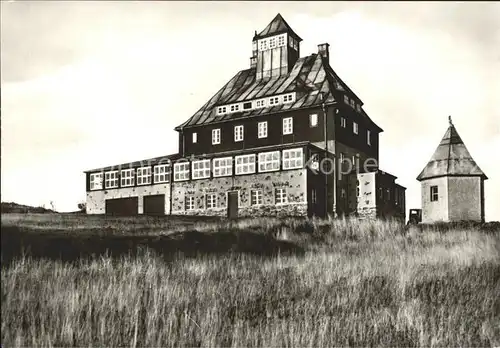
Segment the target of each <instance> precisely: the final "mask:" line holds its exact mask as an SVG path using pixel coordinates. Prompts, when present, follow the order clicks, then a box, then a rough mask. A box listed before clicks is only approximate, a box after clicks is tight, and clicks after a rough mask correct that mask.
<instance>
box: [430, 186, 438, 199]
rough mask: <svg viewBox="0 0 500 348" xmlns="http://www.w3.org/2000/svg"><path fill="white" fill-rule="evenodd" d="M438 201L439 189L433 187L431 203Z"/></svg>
mask: <svg viewBox="0 0 500 348" xmlns="http://www.w3.org/2000/svg"><path fill="white" fill-rule="evenodd" d="M437 200H438V187H437V186H431V202H436V201H437Z"/></svg>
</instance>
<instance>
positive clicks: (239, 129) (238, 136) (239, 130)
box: [234, 126, 243, 141]
mask: <svg viewBox="0 0 500 348" xmlns="http://www.w3.org/2000/svg"><path fill="white" fill-rule="evenodd" d="M242 140H243V126H234V141H242Z"/></svg>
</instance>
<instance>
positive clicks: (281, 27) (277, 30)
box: [254, 13, 302, 41]
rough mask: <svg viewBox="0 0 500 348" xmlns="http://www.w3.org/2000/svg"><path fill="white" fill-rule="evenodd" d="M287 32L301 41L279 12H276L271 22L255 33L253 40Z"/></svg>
mask: <svg viewBox="0 0 500 348" xmlns="http://www.w3.org/2000/svg"><path fill="white" fill-rule="evenodd" d="M287 32H288V33H291V34H293V35H294V36H295V37H296V39H298V40H299V41H302V39H301V38H300V37H299V36H298V35H297V34H296V33H295V32H294V31H293V29H292V28H291V27H290V26H289V25H288V23H287V22H286V21H285V19H284V18H283V17H282V16H281V14H279V13H278V14H277V15H276V17H274V19H273V20H272V21H271V23H269V24H268V25H267V27H265V28H264V30H262V31H261V32H260V33H259V34H257V35H255V37H254V40H255V39H261V38H264V37H267V36H272V35H277V34H282V33H287Z"/></svg>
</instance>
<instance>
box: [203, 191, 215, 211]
mask: <svg viewBox="0 0 500 348" xmlns="http://www.w3.org/2000/svg"><path fill="white" fill-rule="evenodd" d="M205 206H206V208H207V209H212V208H217V195H216V194H215V193H210V194H207V195H206V196H205Z"/></svg>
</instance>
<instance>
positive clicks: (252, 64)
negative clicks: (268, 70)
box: [250, 57, 257, 68]
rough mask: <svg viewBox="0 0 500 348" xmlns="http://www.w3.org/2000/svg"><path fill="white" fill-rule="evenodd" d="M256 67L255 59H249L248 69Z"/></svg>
mask: <svg viewBox="0 0 500 348" xmlns="http://www.w3.org/2000/svg"><path fill="white" fill-rule="evenodd" d="M256 67H257V57H250V68H256Z"/></svg>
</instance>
